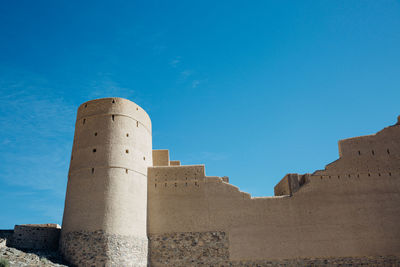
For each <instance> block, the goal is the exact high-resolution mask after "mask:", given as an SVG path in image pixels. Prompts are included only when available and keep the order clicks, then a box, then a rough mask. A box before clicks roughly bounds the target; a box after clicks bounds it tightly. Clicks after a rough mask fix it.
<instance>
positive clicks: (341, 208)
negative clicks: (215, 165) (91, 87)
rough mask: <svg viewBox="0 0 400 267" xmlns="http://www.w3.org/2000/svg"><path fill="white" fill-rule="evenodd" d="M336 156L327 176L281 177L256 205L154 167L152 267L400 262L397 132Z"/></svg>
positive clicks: (348, 146)
mask: <svg viewBox="0 0 400 267" xmlns="http://www.w3.org/2000/svg"><path fill="white" fill-rule="evenodd" d="M339 150H340V158H339V159H338V160H337V161H335V162H333V163H331V164H329V165H327V167H326V169H325V170H321V171H316V172H315V173H313V174H307V175H297V174H291V175H287V176H285V177H284V179H283V180H282V181H281V182H280V183H279V184H278V185H277V187H276V188H275V192H276V195H277V196H275V197H263V198H251V197H250V195H249V194H247V193H244V192H241V191H239V190H238V188H237V187H235V186H232V185H230V184H228V183H226V182H225V181H223V179H222V178H219V177H207V176H206V175H205V171H204V166H202V165H198V166H165V165H164V166H154V167H152V168H149V170H148V179H149V180H148V181H149V182H148V188H149V189H148V194H149V195H148V199H149V201H148V218H149V221H148V232H149V239H150V262H151V264H152V265H153V266H165V265H167V266H168V265H174V266H189V265H193V266H195V265H198V264H205V265H212V264H228V263H229V264H232V265H233V266H236V265H237V266H244V265H246V264H259V265H261V266H263V265H265V264H267V263H268V261H271V260H272V262H275V263H277V264H281V263H282V262H289V263H288V264H290V262H292V263H293V261H297V260H299V259H304V258H314V259H316V260H315V261H314V262H317V263H318V261H325V260H327V259H329V261H327V264H342V263H351V264H361V263H368V262H369V261H370V260H371V261H370V262H369V263H371V262H377V263H379V259H381V260H382V262H384V261H386V260H385V259H391V260H390V261H389V260H388V262H390V263H391V264H392V263H393V262H394V263H396V262H397V263H400V259H399V256H400V227H399V223H398V222H399V221H400V206H399V205H398V204H399V203H400V174H399V167H400V125H399V124H396V125H394V126H391V127H388V128H385V129H384V130H382V131H380V132H379V133H377V134H376V135H370V136H364V137H357V138H351V139H346V140H342V141H340V142H339ZM349 259H350V260H349ZM296 264H306V263H305V262H300V263H299V262H297V263H296ZM307 264H308V263H307Z"/></svg>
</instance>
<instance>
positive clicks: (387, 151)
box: [358, 148, 390, 156]
mask: <svg viewBox="0 0 400 267" xmlns="http://www.w3.org/2000/svg"><path fill="white" fill-rule="evenodd" d="M386 153H388V155H390V150H389V148H388V149H386ZM371 154H372V155H373V156H375V151H374V150H371ZM358 155H359V156H360V155H361V150H358Z"/></svg>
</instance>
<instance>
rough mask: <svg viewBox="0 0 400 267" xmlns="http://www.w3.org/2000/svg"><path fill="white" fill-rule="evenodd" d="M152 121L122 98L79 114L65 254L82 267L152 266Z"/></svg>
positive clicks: (63, 239)
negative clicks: (149, 206) (149, 178)
mask: <svg viewBox="0 0 400 267" xmlns="http://www.w3.org/2000/svg"><path fill="white" fill-rule="evenodd" d="M151 165H152V137H151V121H150V118H149V116H148V115H147V113H146V112H145V111H144V110H143V109H142V108H140V107H139V106H138V105H136V104H135V103H133V102H131V101H129V100H126V99H122V98H105V99H98V100H93V101H89V102H86V103H84V104H82V105H81V106H80V107H79V109H78V114H77V120H76V125H75V136H74V144H73V149H72V155H71V163H70V169H69V176H68V186H67V194H66V199H65V209H64V216H63V225H62V232H61V243H60V245H61V252H62V254H63V256H64V257H65V259H66V260H67V261H69V262H70V263H71V264H74V265H79V266H91V265H96V266H99V265H104V264H106V265H111V266H147V236H146V217H147V216H146V208H147V167H149V166H151Z"/></svg>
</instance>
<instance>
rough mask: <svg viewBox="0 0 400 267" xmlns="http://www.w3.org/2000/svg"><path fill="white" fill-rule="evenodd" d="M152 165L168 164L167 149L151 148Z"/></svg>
mask: <svg viewBox="0 0 400 267" xmlns="http://www.w3.org/2000/svg"><path fill="white" fill-rule="evenodd" d="M153 166H154V167H156V166H169V151H168V149H158V150H153Z"/></svg>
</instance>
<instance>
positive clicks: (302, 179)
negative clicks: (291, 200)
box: [274, 173, 310, 196]
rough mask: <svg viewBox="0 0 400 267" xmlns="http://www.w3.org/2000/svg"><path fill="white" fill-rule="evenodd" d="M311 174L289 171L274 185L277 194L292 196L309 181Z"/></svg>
mask: <svg viewBox="0 0 400 267" xmlns="http://www.w3.org/2000/svg"><path fill="white" fill-rule="evenodd" d="M309 176H310V174H303V175H301V174H297V173H289V174H286V175H285V177H283V179H282V180H281V181H280V182H279V183H278V184H277V185H276V186H275V187H274V193H275V196H285V195H288V196H292V195H293V194H294V193H295V192H297V191H298V190H299V189H300V187H301V186H302V185H303V184H305V183H306V182H308V181H309Z"/></svg>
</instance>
